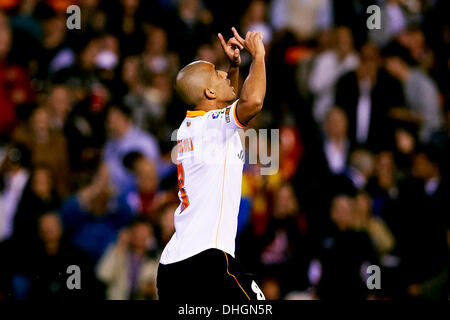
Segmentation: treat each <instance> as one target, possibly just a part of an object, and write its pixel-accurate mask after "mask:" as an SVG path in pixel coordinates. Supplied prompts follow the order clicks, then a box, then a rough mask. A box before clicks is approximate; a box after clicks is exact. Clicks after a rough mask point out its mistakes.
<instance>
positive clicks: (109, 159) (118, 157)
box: [103, 105, 160, 192]
mask: <svg viewBox="0 0 450 320" xmlns="http://www.w3.org/2000/svg"><path fill="white" fill-rule="evenodd" d="M106 122H107V128H108V132H109V134H110V139H109V141H107V143H106V145H105V148H104V150H103V159H104V161H105V163H106V164H107V165H108V168H109V172H110V175H111V181H112V183H113V184H114V186H115V188H117V189H118V190H120V191H121V192H125V191H128V190H130V189H131V188H133V187H134V186H135V181H134V179H133V177H132V176H131V175H130V173H128V172H127V170H126V169H125V167H124V166H123V163H122V161H123V157H124V156H125V155H126V154H127V153H129V152H130V151H138V152H141V153H142V154H143V155H145V157H147V158H148V159H149V160H152V161H154V162H155V164H156V165H157V166H159V164H160V154H159V147H158V143H157V141H156V140H155V138H154V137H152V136H151V135H150V134H148V133H146V132H144V131H142V130H140V129H138V128H136V127H135V126H134V125H133V123H132V122H131V109H130V108H128V107H125V106H115V105H113V106H111V107H110V108H109V110H108V113H107V118H106Z"/></svg>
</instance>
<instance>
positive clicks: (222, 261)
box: [157, 28, 266, 302]
mask: <svg viewBox="0 0 450 320" xmlns="http://www.w3.org/2000/svg"><path fill="white" fill-rule="evenodd" d="M232 31H233V34H234V37H232V38H230V39H229V40H228V41H227V42H225V40H224V38H223V36H222V35H221V34H219V35H218V36H219V39H220V42H221V44H222V47H223V50H224V52H225V54H226V56H227V57H228V59H229V62H230V67H229V70H228V73H226V72H224V71H219V70H216V69H215V66H214V65H213V64H211V63H208V62H204V61H196V62H193V63H191V64H189V65H187V66H186V67H184V68H183V69H181V71H180V72H179V73H178V75H177V78H176V90H177V92H178V93H179V95H180V96H181V97H182V98H183V99H184V101H185V102H186V103H187V104H188V105H189V106H190V108H189V109H190V110H188V111H187V114H186V118H185V119H184V120H183V122H182V123H181V126H180V128H179V129H178V132H177V140H178V155H177V164H178V186H179V193H178V195H179V198H180V205H179V206H178V208H177V209H176V211H175V233H174V235H173V236H172V238H171V240H170V241H169V243H168V244H167V246H166V247H165V249H164V251H163V253H162V255H161V259H160V264H159V270H158V279H157V286H158V295H159V298H160V299H161V300H178V301H180V300H181V301H215V302H220V301H230V300H233V301H245V300H257V299H258V300H262V299H264V294H263V293H262V291H261V290H260V289H259V287H258V285H257V284H256V282H255V281H254V280H253V279H252V278H251V276H250V275H248V274H244V273H243V272H242V271H241V269H240V267H239V265H238V263H237V262H236V260H235V258H234V251H235V238H236V231H237V217H238V212H239V203H240V199H241V184H242V169H243V164H244V156H243V147H242V143H241V140H240V136H239V133H238V130H239V129H240V128H244V127H245V125H246V124H247V123H248V122H249V121H250V120H251V119H252V118H253V117H254V116H255V115H256V114H257V113H258V112H259V111H260V110H261V108H262V105H263V100H264V96H265V92H266V70H265V61H264V59H265V49H264V45H263V42H262V35H261V34H260V33H259V32H248V33H247V35H246V36H245V39H243V38H242V37H241V36H240V35H239V34H238V32H237V31H236V29H235V28H232ZM243 49H246V50H247V51H248V52H249V53H250V55H251V56H252V63H251V66H250V71H249V75H248V77H247V79H246V80H245V82H244V84H243V85H242V90H241V94H240V97H239V99H237V93H238V79H239V64H240V62H241V58H240V50H243Z"/></svg>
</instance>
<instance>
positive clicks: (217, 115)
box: [204, 100, 239, 120]
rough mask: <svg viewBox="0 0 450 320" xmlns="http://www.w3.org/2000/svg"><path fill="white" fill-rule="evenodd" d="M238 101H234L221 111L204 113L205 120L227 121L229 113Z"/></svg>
mask: <svg viewBox="0 0 450 320" xmlns="http://www.w3.org/2000/svg"><path fill="white" fill-rule="evenodd" d="M238 101H239V100H235V101H234V102H233V103H231V104H230V105H228V106H226V107H224V108H221V109H215V110H211V111H208V112H207V113H205V117H204V118H205V119H211V120H216V119H222V118H225V119H228V118H229V116H230V114H231V111H232V109H233V108H235V107H236V104H237V102H238Z"/></svg>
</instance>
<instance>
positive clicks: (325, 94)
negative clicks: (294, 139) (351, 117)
mask: <svg viewBox="0 0 450 320" xmlns="http://www.w3.org/2000/svg"><path fill="white" fill-rule="evenodd" d="M334 34H335V37H336V45H335V48H333V49H331V50H327V51H325V52H323V53H321V54H319V56H317V58H316V59H315V61H314V63H313V67H312V70H311V74H310V77H309V88H310V90H311V92H312V93H313V94H314V105H313V115H314V118H315V120H316V122H317V123H322V122H323V120H324V117H325V114H326V113H327V112H328V111H329V110H330V108H331V107H332V106H333V105H334V96H335V85H336V82H337V80H338V79H339V77H340V76H342V75H343V74H345V73H347V72H349V71H352V70H355V68H356V67H357V66H358V64H359V58H358V54H357V52H356V51H355V49H354V46H353V37H352V32H351V30H350V29H349V28H348V27H344V26H342V27H338V28H336V30H335V31H334Z"/></svg>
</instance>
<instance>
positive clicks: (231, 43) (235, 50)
mask: <svg viewBox="0 0 450 320" xmlns="http://www.w3.org/2000/svg"><path fill="white" fill-rule="evenodd" d="M217 36H218V37H219V40H220V44H221V45H222V48H223V51H224V52H225V55H226V56H227V58H228V61H229V62H230V64H231V66H232V67H239V65H240V64H241V50H242V49H244V46H243V45H242V44H240V43H239V41H237V40H236V38H235V37H232V38H230V39H229V40H228V41H227V42H225V39H224V38H223V36H222V34H221V33H219V34H218V35H217Z"/></svg>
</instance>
